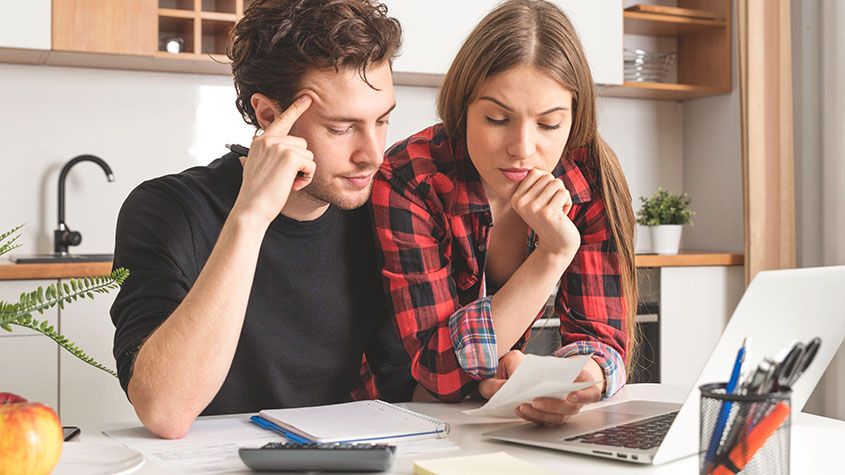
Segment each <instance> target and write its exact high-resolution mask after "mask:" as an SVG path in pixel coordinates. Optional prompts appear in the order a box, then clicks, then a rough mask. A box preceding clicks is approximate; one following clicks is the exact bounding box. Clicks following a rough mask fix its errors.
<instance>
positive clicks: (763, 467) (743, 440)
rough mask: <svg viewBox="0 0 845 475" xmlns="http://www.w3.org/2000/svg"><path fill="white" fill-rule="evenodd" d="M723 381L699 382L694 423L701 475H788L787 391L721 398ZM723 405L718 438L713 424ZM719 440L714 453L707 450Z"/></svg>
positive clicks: (788, 391)
mask: <svg viewBox="0 0 845 475" xmlns="http://www.w3.org/2000/svg"><path fill="white" fill-rule="evenodd" d="M725 388H726V384H725V383H711V384H704V385H701V386H700V387H699V389H700V390H701V412H700V421H699V424H700V426H699V450H700V452H699V472H700V473H701V474H708V475H710V474H714V475H729V474H733V473H742V474H766V475H776V474H788V473H789V423H790V411H791V408H790V405H791V403H790V396H791V391H790V390H789V389H788V388H786V389H782V390H781V391H779V392H771V393H766V394H762V395H742V394H727V393H726V390H725ZM723 407H729V408H730V409H729V412H728V413H727V421H726V422H725V423H724V427H723V430H722V431H721V433H720V434H719V435H717V434H716V432H719V431H717V430H716V429H717V425H718V420H719V419H720V415H721V413H722V412H723V410H722V408H723ZM716 436H718V437H719V441H718V444H717V446H716V450H715V453H713V454H712V455H711V454H709V453H708V452H709V451H708V449H709V448H710V445H711V439H712V438H713V437H716Z"/></svg>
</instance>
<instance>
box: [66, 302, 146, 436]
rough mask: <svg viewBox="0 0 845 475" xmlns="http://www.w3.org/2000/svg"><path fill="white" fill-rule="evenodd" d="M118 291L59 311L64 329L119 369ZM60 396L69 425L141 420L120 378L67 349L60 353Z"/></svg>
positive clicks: (82, 344) (96, 355)
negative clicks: (114, 317) (114, 312)
mask: <svg viewBox="0 0 845 475" xmlns="http://www.w3.org/2000/svg"><path fill="white" fill-rule="evenodd" d="M116 295H117V291H112V292H111V293H108V294H97V296H96V298H95V299H94V300H81V301H78V302H75V303H74V304H73V305H68V306H66V307H65V308H64V309H63V310H60V311H59V322H60V324H61V327H62V332H63V333H64V334H65V335H67V337H68V338H70V339H72V340H73V341H74V342H76V343H77V344H78V345H79V347H80V348H82V349H83V350H84V351H85V352H86V353H87V354H88V355H89V356H91V357H92V358H94V359H95V360H97V361H99V362H100V363H102V364H103V365H105V366H107V367H109V368H112V369H115V361H114V356H113V355H112V347H113V343H114V325H113V324H112V322H111V316H110V315H109V309H110V308H111V304H112V302H114V299H115V297H116ZM58 375H59V397H60V398H61V417H62V421H63V422H64V423H65V424H66V425H78V426H84V427H90V426H91V425H102V424H103V423H107V422H112V421H132V420H137V419H136V415H135V411H134V409H133V408H132V405H131V404H129V400H128V399H127V398H126V394H125V393H124V392H123V389H122V388H121V387H120V383H119V382H118V380H117V378H115V377H114V376H112V375H110V374H108V373H106V372H105V371H101V370H99V369H97V368H94V367H92V366H90V365H88V364H86V363H83V362H82V361H80V360H79V359H78V358H76V357H75V356H73V355H71V354H70V353H68V352H66V351H62V352H61V353H60V354H59V373H58Z"/></svg>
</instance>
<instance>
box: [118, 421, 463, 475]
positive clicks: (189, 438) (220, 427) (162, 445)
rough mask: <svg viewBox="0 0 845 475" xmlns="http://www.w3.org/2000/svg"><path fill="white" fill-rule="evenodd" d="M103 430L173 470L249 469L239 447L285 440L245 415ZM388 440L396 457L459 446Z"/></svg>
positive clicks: (439, 441)
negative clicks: (174, 428)
mask: <svg viewBox="0 0 845 475" xmlns="http://www.w3.org/2000/svg"><path fill="white" fill-rule="evenodd" d="M103 433H104V434H106V435H107V436H109V437H110V438H112V439H114V440H116V441H117V442H120V443H121V444H123V445H125V446H127V447H129V448H132V449H135V450H137V451H138V452H141V453H142V454H143V455H144V457H145V458H146V459H147V460H148V461H150V462H152V463H154V464H156V465H159V466H161V467H164V468H166V469H167V470H168V471H170V472H175V473H211V474H214V473H232V472H236V473H249V469H248V468H247V467H246V465H244V463H243V462H242V461H241V459H240V457H239V456H238V449H239V448H241V447H261V446H262V445H264V444H266V443H267V442H284V441H285V438H284V437H282V436H281V435H280V434H277V433H275V432H270V431H268V430H266V429H262V428H260V427H258V426H257V425H255V424H253V423H251V422H249V419H248V417H247V416H243V417H235V416H224V417H219V418H218V417H211V418H201V419H198V420H197V421H196V422H194V424H193V425H192V426H191V430H190V432H188V435H186V436H185V437H184V438H182V439H179V440H166V439H160V438H158V437H156V436H155V435H153V434H152V433H150V432H149V431H148V430H147V429H144V428H143V427H135V428H131V429H119V430H112V431H107V432H103ZM389 443H390V444H392V445H395V446H396V447H397V451H396V452H397V453H396V455H397V456H399V457H404V456H414V455H421V454H426V453H431V452H440V451H446V450H457V449H458V448H459V447H458V446H457V445H456V444H455V443H454V442H452V441H450V440H448V439H431V440H429V439H421V440H408V441H402V440H401V439H393V440H390V441H389Z"/></svg>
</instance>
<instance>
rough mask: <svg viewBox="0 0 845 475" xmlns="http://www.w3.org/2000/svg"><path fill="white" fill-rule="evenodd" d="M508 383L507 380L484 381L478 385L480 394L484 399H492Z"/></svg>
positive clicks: (491, 379) (493, 379) (490, 379)
mask: <svg viewBox="0 0 845 475" xmlns="http://www.w3.org/2000/svg"><path fill="white" fill-rule="evenodd" d="M506 382H507V379H501V378H489V379H484V380H482V381H481V382H480V383H478V392H479V393H481V396H482V397H483V398H484V399H490V398H491V397H493V395H494V394H496V392H497V391H498V390H499V389H502V386H503V385H504V384H505V383H506Z"/></svg>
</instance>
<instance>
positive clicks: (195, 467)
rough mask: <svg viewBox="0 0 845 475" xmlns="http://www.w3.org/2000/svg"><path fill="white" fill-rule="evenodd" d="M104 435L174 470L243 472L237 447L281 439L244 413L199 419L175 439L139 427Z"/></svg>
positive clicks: (149, 459)
mask: <svg viewBox="0 0 845 475" xmlns="http://www.w3.org/2000/svg"><path fill="white" fill-rule="evenodd" d="M104 434H106V435H107V436H109V437H110V438H112V439H114V440H116V441H118V442H120V443H121V444H123V445H125V446H127V447H129V448H132V449H135V450H137V451H139V452H141V453H142V454H144V457H145V458H146V459H147V460H148V461H150V462H152V463H154V464H156V465H159V466H161V467H164V468H166V469H167V470H168V471H172V472H176V473H228V472H239V471H242V472H245V473H246V472H248V471H249V469H248V468H247V467H246V465H244V463H243V462H241V459H240V457H239V456H238V449H239V448H240V447H260V446H262V445H264V444H266V443H267V442H284V440H285V439H284V437H282V436H281V435H279V434H276V433H274V432H270V431H268V430H266V429H262V428H260V427H258V426H257V425H255V424H253V423H251V422H249V419H248V418H247V417H246V416H244V417H243V418H232V417H221V418H209V419H199V420H197V421H196V422H194V424H193V425H192V426H191V430H190V431H189V432H188V435H186V436H185V437H184V438H182V439H179V440H166V439H160V438H158V437H156V436H155V435H154V434H152V433H150V432H149V431H148V430H147V429H144V428H143V427H136V428H132V429H119V430H112V431H107V432H104Z"/></svg>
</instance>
